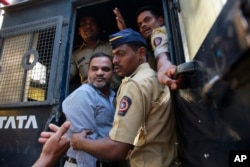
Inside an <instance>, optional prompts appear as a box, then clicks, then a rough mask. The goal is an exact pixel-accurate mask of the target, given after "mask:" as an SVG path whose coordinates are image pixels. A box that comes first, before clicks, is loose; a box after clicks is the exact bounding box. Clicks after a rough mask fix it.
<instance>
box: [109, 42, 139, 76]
mask: <svg viewBox="0 0 250 167" xmlns="http://www.w3.org/2000/svg"><path fill="white" fill-rule="evenodd" d="M112 55H113V64H114V69H115V72H116V73H117V74H118V75H119V76H121V77H124V76H129V75H131V74H132V73H133V72H134V71H135V70H136V68H137V67H138V66H139V65H140V63H141V62H142V57H143V56H142V54H141V53H140V52H139V49H138V50H137V51H134V50H133V49H132V48H131V47H130V46H128V45H126V44H123V45H121V46H119V47H117V48H115V49H113V50H112Z"/></svg>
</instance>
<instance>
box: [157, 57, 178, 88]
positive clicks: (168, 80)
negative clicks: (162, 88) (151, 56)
mask: <svg viewBox="0 0 250 167" xmlns="http://www.w3.org/2000/svg"><path fill="white" fill-rule="evenodd" d="M157 69H158V70H157V77H158V80H159V82H160V83H161V84H163V85H167V86H168V87H169V88H170V89H171V90H177V89H178V88H179V87H180V86H181V83H182V82H183V76H179V77H178V78H177V79H176V78H174V75H175V70H176V66H175V65H173V64H172V63H171V62H170V61H169V60H168V56H167V53H160V54H159V55H158V57H157Z"/></svg>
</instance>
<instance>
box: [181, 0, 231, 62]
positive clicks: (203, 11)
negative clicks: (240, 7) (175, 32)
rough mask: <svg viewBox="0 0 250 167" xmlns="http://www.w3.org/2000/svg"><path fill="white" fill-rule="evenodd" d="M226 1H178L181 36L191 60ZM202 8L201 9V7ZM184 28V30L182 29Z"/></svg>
mask: <svg viewBox="0 0 250 167" xmlns="http://www.w3.org/2000/svg"><path fill="white" fill-rule="evenodd" d="M226 2H227V0H209V1H208V0H189V1H186V0H180V5H181V13H180V16H179V17H180V18H181V20H182V23H180V25H184V26H182V27H181V28H182V35H183V39H185V40H186V41H184V43H186V45H187V46H186V47H187V50H186V51H185V52H186V53H187V52H188V55H189V59H193V57H194V56H195V54H196V53H197V51H198V49H199V48H200V46H201V44H202V42H203V41H204V39H205V37H206V35H207V33H208V32H209V30H210V29H211V27H212V25H213V23H214V22H215V20H216V18H217V17H218V15H219V13H220V11H221V10H222V8H223V6H224V5H225V4H226ZM201 6H202V7H201ZM183 27H185V28H183Z"/></svg>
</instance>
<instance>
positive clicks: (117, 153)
mask: <svg viewBox="0 0 250 167" xmlns="http://www.w3.org/2000/svg"><path fill="white" fill-rule="evenodd" d="M87 133H88V132H87V131H83V132H81V133H75V134H73V136H72V147H73V149H74V150H82V151H85V152H87V153H89V154H91V155H93V156H95V157H97V158H98V159H101V160H106V161H120V160H125V159H126V158H127V156H128V153H129V151H130V150H132V149H133V145H131V144H127V143H122V142H118V141H114V140H111V139H110V138H108V137H107V138H102V139H98V140H90V139H87V138H86V135H87Z"/></svg>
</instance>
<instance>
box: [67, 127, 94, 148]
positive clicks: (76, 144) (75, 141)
mask: <svg viewBox="0 0 250 167" xmlns="http://www.w3.org/2000/svg"><path fill="white" fill-rule="evenodd" d="M91 133H92V132H91V131H90V130H84V131H82V132H80V133H73V134H72V139H71V146H72V147H73V149H74V150H81V145H82V144H84V140H85V139H86V137H87V135H88V134H91Z"/></svg>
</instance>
